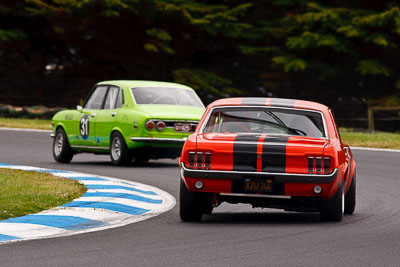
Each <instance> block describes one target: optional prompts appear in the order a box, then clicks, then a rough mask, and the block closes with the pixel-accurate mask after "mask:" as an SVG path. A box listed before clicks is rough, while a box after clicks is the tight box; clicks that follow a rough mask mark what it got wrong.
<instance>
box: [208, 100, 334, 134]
mask: <svg viewBox="0 0 400 267" xmlns="http://www.w3.org/2000/svg"><path fill="white" fill-rule="evenodd" d="M205 125H206V126H205V127H204V128H203V132H204V133H263V134H282V135H299V136H309V137H316V138H324V137H326V133H325V128H324V121H323V116H322V114H321V113H319V112H316V111H308V110H300V109H283V108H264V107H232V108H230V107H229V108H215V109H213V110H212V113H211V115H210V116H209V118H208V121H207V123H206V124H205Z"/></svg>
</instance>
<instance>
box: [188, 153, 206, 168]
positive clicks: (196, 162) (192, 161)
mask: <svg viewBox="0 0 400 267" xmlns="http://www.w3.org/2000/svg"><path fill="white" fill-rule="evenodd" d="M188 167H190V168H195V167H197V169H209V168H210V167H211V153H210V152H189V155H188Z"/></svg>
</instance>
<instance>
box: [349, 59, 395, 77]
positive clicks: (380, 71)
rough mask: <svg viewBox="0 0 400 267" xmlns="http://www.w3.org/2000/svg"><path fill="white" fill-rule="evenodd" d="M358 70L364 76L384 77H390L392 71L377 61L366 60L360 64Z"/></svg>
mask: <svg viewBox="0 0 400 267" xmlns="http://www.w3.org/2000/svg"><path fill="white" fill-rule="evenodd" d="M357 70H358V71H359V72H360V73H361V74H362V75H368V74H370V75H384V76H386V77H388V76H390V71H389V69H388V68H386V67H385V66H383V65H381V64H380V63H379V62H378V61H377V60H373V59H364V60H360V61H359V62H358V67H357Z"/></svg>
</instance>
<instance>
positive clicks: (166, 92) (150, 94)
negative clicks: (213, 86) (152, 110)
mask: <svg viewBox="0 0 400 267" xmlns="http://www.w3.org/2000/svg"><path fill="white" fill-rule="evenodd" d="M131 90H132V94H133V97H134V99H135V102H136V104H138V105H175V106H194V107H201V108H202V107H204V106H203V103H202V102H201V100H200V99H199V97H198V96H197V95H196V93H195V92H194V91H192V90H187V89H181V88H168V87H136V88H132V89H131Z"/></svg>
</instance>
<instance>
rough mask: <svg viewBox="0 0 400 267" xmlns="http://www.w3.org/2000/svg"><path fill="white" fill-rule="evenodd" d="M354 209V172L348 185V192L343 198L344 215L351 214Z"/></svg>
mask: <svg viewBox="0 0 400 267" xmlns="http://www.w3.org/2000/svg"><path fill="white" fill-rule="evenodd" d="M355 209H356V171H354V174H353V179H352V181H351V184H350V188H349V191H347V194H346V196H345V197H344V214H353V213H354V210H355Z"/></svg>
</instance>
